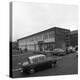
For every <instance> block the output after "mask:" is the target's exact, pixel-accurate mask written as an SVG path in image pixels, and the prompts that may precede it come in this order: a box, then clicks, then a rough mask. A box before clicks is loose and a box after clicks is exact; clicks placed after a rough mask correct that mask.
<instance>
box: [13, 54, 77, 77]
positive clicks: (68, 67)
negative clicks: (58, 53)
mask: <svg viewBox="0 0 80 80" xmlns="http://www.w3.org/2000/svg"><path fill="white" fill-rule="evenodd" d="M69 74H78V57H76V56H75V54H69V55H66V56H62V59H61V60H59V61H58V62H57V65H56V67H53V68H49V69H47V70H43V71H39V72H37V73H34V74H32V75H27V74H23V73H22V72H21V68H19V69H15V70H14V71H13V77H16V78H18V77H37V76H53V75H69Z"/></svg>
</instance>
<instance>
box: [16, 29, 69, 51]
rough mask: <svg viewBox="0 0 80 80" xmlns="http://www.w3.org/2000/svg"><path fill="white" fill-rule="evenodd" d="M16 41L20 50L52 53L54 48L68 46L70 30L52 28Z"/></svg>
mask: <svg viewBox="0 0 80 80" xmlns="http://www.w3.org/2000/svg"><path fill="white" fill-rule="evenodd" d="M17 41H18V46H19V48H21V49H22V50H24V49H27V50H30V51H53V49H54V48H62V49H65V48H66V46H69V45H70V30H68V29H62V28H58V27H53V28H50V29H47V30H44V31H41V32H38V33H36V34H33V35H30V36H27V37H23V38H21V39H18V40H17Z"/></svg>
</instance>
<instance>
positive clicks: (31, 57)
mask: <svg viewBox="0 0 80 80" xmlns="http://www.w3.org/2000/svg"><path fill="white" fill-rule="evenodd" d="M41 56H45V55H43V54H39V55H34V56H30V57H28V58H29V59H34V58H37V57H41Z"/></svg>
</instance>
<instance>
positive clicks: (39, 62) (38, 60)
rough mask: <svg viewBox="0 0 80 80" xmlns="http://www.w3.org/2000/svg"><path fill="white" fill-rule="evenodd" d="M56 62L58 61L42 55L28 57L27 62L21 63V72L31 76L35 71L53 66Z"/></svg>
mask: <svg viewBox="0 0 80 80" xmlns="http://www.w3.org/2000/svg"><path fill="white" fill-rule="evenodd" d="M57 60H58V59H53V58H50V57H49V58H48V57H46V55H43V54H38V55H34V56H30V57H28V58H27V61H25V62H23V63H22V72H23V73H29V74H33V73H35V72H37V71H40V70H44V69H47V68H50V67H53V66H55V65H56V61H57Z"/></svg>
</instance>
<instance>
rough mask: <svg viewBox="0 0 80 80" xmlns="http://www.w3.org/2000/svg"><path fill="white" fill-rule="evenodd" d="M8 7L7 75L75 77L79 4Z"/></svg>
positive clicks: (14, 76)
mask: <svg viewBox="0 0 80 80" xmlns="http://www.w3.org/2000/svg"><path fill="white" fill-rule="evenodd" d="M9 5H10V6H9V8H10V41H9V44H10V53H9V57H10V60H9V61H10V65H9V66H10V73H9V76H10V77H12V78H22V77H26V78H27V77H42V76H60V75H73V74H78V26H79V21H78V17H79V16H78V5H70V4H69V5H68V4H55V3H37V2H18V1H13V2H10V3H9Z"/></svg>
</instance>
